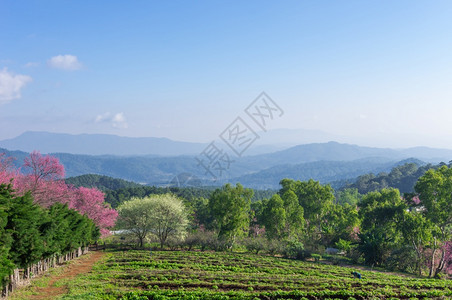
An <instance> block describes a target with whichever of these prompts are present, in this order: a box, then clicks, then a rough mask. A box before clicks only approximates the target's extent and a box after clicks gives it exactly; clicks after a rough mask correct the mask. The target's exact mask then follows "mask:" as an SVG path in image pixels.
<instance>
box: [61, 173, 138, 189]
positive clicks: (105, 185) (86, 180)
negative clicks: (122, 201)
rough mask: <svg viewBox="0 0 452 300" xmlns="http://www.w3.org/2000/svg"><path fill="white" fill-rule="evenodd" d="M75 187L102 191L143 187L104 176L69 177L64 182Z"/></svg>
mask: <svg viewBox="0 0 452 300" xmlns="http://www.w3.org/2000/svg"><path fill="white" fill-rule="evenodd" d="M64 181H65V182H66V184H70V185H73V186H74V187H76V188H78V187H81V186H82V187H86V188H97V189H99V190H101V191H108V190H118V189H125V188H137V187H141V184H138V183H135V182H131V181H127V180H123V179H119V178H113V177H109V176H104V175H97V174H86V175H80V176H75V177H69V178H66V179H65V180H64Z"/></svg>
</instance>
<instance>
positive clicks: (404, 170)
mask: <svg viewBox="0 0 452 300" xmlns="http://www.w3.org/2000/svg"><path fill="white" fill-rule="evenodd" d="M431 168H438V166H432V165H430V164H427V165H422V164H421V162H420V161H416V162H409V163H405V164H403V165H399V166H396V167H394V168H392V170H391V172H389V173H379V174H377V175H374V174H373V173H369V174H365V175H361V176H359V177H358V178H357V179H356V181H355V182H354V183H352V184H348V185H347V186H346V188H352V189H357V190H358V192H359V193H360V194H367V193H369V192H374V191H379V190H381V189H384V188H390V187H392V188H396V189H398V190H400V192H402V193H412V192H414V185H415V184H416V182H417V180H418V179H419V178H420V177H421V176H422V175H423V174H424V173H425V172H426V171H427V170H429V169H431Z"/></svg>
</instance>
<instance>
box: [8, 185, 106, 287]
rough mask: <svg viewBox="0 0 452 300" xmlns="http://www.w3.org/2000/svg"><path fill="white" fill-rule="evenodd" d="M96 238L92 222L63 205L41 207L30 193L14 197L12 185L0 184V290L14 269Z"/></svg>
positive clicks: (96, 229) (86, 243) (97, 232)
mask: <svg viewBox="0 0 452 300" xmlns="http://www.w3.org/2000/svg"><path fill="white" fill-rule="evenodd" d="M98 238H99V231H98V228H97V227H96V226H95V224H94V223H93V221H92V220H90V219H89V218H87V217H85V216H82V215H81V214H80V213H78V212H76V211H75V210H72V209H69V208H68V207H67V206H66V205H63V204H60V203H57V204H54V205H53V206H51V207H49V208H43V207H41V206H39V205H37V204H36V203H34V202H33V199H32V197H31V193H26V194H25V195H23V196H17V195H15V194H14V191H13V190H12V187H11V185H8V186H6V185H3V184H2V185H0V262H1V264H0V289H1V288H2V287H3V286H4V284H5V283H6V278H5V277H6V276H7V275H9V274H10V273H11V271H12V269H13V268H26V267H28V266H29V265H31V264H33V263H36V262H38V261H39V260H41V259H43V258H48V257H53V256H55V255H61V254H65V253H67V252H69V251H72V250H74V249H77V248H78V247H81V246H87V245H88V244H90V243H93V242H94V241H95V240H97V239H98Z"/></svg>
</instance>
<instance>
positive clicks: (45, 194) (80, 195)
mask: <svg viewBox="0 0 452 300" xmlns="http://www.w3.org/2000/svg"><path fill="white" fill-rule="evenodd" d="M7 166H8V164H7V160H5V159H4V158H3V156H2V157H0V183H2V181H6V180H8V182H9V179H10V178H12V177H14V181H13V183H14V189H15V190H16V192H17V193H18V194H19V195H23V194H25V193H26V192H31V194H32V195H33V199H34V201H35V203H37V204H39V205H41V206H43V207H50V206H52V205H53V204H55V203H63V204H67V205H68V206H69V207H70V208H73V209H75V210H77V211H78V212H79V213H81V214H83V215H86V216H87V217H88V218H90V219H92V220H93V221H94V223H95V224H96V225H97V226H98V227H99V229H100V231H101V233H102V235H103V236H106V235H108V234H109V230H108V228H111V227H113V226H114V224H115V222H116V219H117V216H118V213H117V212H116V210H114V209H112V208H111V207H110V205H109V204H108V203H105V195H104V193H102V192H101V191H99V190H98V189H96V188H84V187H80V188H74V187H72V186H68V185H67V184H66V183H65V182H64V179H63V178H64V174H65V172H64V167H63V165H62V164H61V163H60V162H59V160H58V159H57V158H56V157H53V156H50V155H41V153H39V152H38V151H33V152H32V153H31V154H30V156H29V157H27V158H26V159H25V160H24V165H23V167H22V169H21V171H22V172H19V171H18V170H16V172H11V171H10V170H9V169H8V168H7ZM2 170H6V171H5V172H3V173H2Z"/></svg>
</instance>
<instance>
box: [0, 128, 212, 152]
mask: <svg viewBox="0 0 452 300" xmlns="http://www.w3.org/2000/svg"><path fill="white" fill-rule="evenodd" d="M206 145H207V144H202V143H189V142H178V141H172V140H170V139H167V138H155V137H142V138H141V137H140V138H138V137H122V136H117V135H110V134H78V135H72V134H65V133H50V132H35V131H29V132H25V133H23V134H21V135H19V136H18V137H15V138H12V139H8V140H3V141H0V147H2V148H6V149H11V150H20V151H25V152H31V151H33V150H40V151H41V153H71V154H86V155H105V154H110V155H162V156H175V155H184V154H197V153H199V152H201V151H202V150H203V149H204V148H205V147H206Z"/></svg>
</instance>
